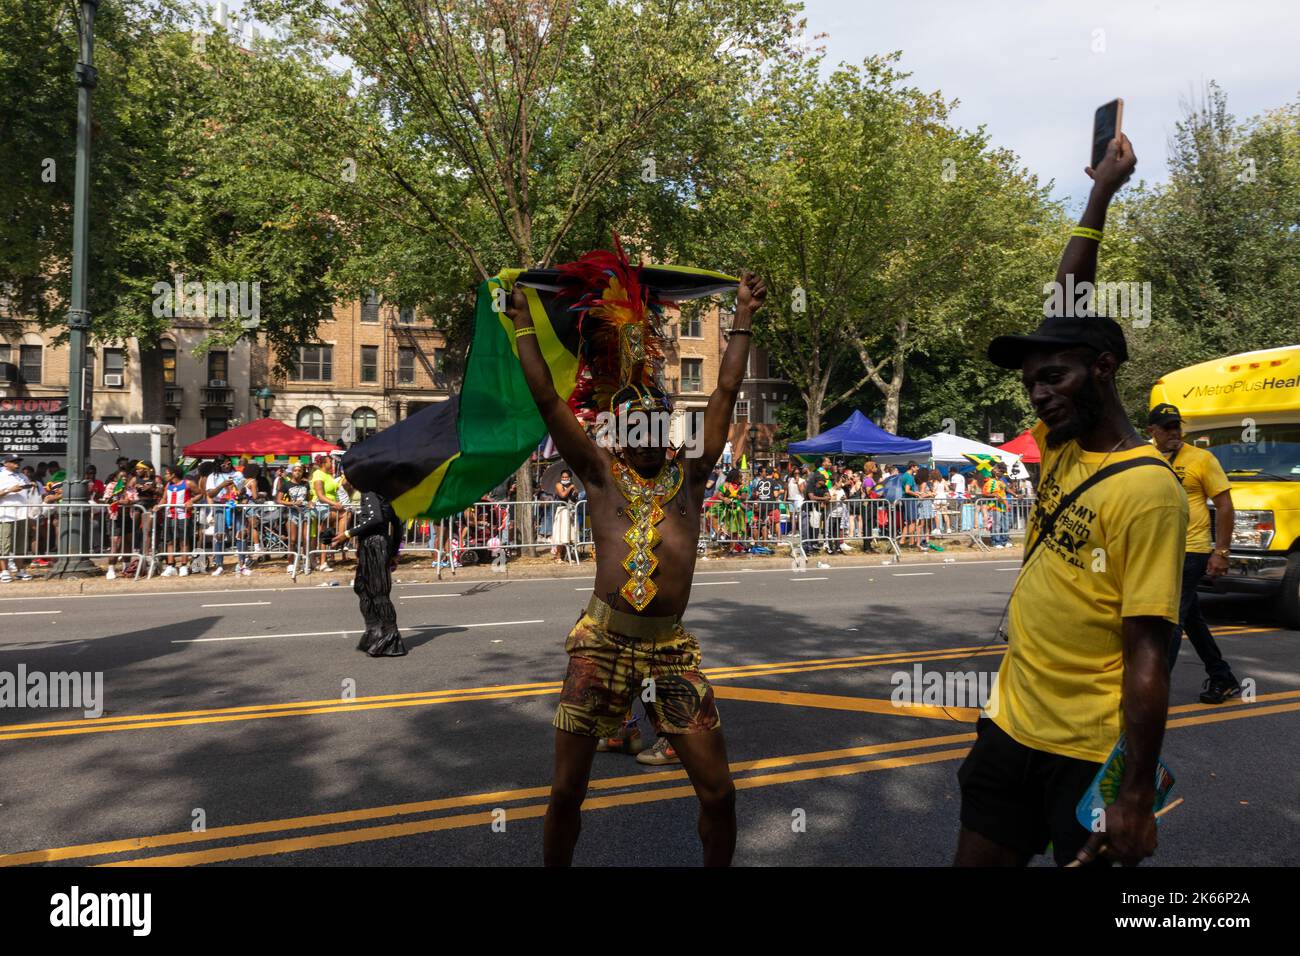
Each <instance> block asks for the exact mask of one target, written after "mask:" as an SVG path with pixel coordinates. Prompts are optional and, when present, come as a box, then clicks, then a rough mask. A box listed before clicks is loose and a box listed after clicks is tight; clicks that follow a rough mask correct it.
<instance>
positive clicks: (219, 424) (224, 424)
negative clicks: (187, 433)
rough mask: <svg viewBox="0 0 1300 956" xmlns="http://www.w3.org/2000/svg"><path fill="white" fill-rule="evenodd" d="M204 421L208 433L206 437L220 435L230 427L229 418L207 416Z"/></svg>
mask: <svg viewBox="0 0 1300 956" xmlns="http://www.w3.org/2000/svg"><path fill="white" fill-rule="evenodd" d="M205 421H206V422H207V430H208V434H207V436H206V437H208V438H211V437H212V436H213V435H220V434H221V433H222V432H224V431H225V430H226V429H228V428H229V427H230V419H229V418H207V419H205Z"/></svg>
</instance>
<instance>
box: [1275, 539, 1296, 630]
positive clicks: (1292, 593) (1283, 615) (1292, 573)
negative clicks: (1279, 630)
mask: <svg viewBox="0 0 1300 956" xmlns="http://www.w3.org/2000/svg"><path fill="white" fill-rule="evenodd" d="M1277 616H1278V618H1279V619H1280V620H1281V624H1282V626H1283V627H1285V628H1288V629H1290V630H1293V631H1300V551H1293V552H1292V553H1291V555H1290V556H1289V557H1288V558H1287V559H1286V574H1284V575H1283V576H1282V593H1281V594H1279V595H1278V597H1277Z"/></svg>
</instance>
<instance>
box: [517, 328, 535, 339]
mask: <svg viewBox="0 0 1300 956" xmlns="http://www.w3.org/2000/svg"><path fill="white" fill-rule="evenodd" d="M536 334H537V329H535V328H534V327H533V326H531V325H525V326H524V327H523V328H522V329H515V338H516V339H522V338H523V337H524V336H525V335H536Z"/></svg>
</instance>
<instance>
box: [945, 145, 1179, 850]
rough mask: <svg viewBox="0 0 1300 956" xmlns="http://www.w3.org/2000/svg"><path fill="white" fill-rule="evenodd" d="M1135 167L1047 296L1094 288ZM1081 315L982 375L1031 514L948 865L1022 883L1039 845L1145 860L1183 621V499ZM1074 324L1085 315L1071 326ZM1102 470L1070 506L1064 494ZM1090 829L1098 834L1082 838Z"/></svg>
mask: <svg viewBox="0 0 1300 956" xmlns="http://www.w3.org/2000/svg"><path fill="white" fill-rule="evenodd" d="M1135 165H1136V159H1135V158H1134V156H1133V151H1132V146H1131V145H1130V144H1129V142H1128V138H1127V137H1125V136H1123V135H1121V136H1119V137H1117V138H1116V139H1114V140H1112V141H1111V143H1110V145H1109V147H1108V149H1107V152H1106V157H1105V159H1104V160H1102V162H1100V163H1099V164H1098V166H1097V168H1096V169H1089V170H1088V173H1089V175H1090V176H1092V178H1093V180H1094V185H1093V189H1092V195H1091V196H1090V197H1089V199H1088V204H1087V207H1086V209H1085V210H1084V213H1083V219H1082V222H1081V224H1080V228H1079V229H1076V230H1075V231H1074V232H1073V234H1072V236H1071V238H1070V240H1069V242H1068V244H1067V245H1066V247H1065V252H1064V254H1063V255H1062V257H1061V264H1060V267H1059V268H1058V271H1057V274H1056V282H1055V284H1054V286H1049V287H1048V288H1049V289H1050V288H1053V287H1054V288H1055V289H1057V290H1058V291H1059V290H1060V289H1063V288H1067V287H1068V288H1070V289H1075V290H1078V289H1080V288H1084V289H1092V288H1093V283H1094V281H1095V279H1096V275H1097V247H1098V244H1099V240H1100V238H1101V235H1102V233H1101V229H1102V226H1103V225H1104V224H1105V215H1106V208H1107V206H1108V205H1109V203H1110V200H1111V198H1112V197H1113V195H1114V193H1115V191H1116V190H1118V189H1119V187H1120V186H1121V185H1123V183H1124V182H1126V181H1127V180H1128V177H1129V176H1130V175H1131V174H1132V172H1133V168H1134V166H1135ZM1088 303H1089V299H1088V298H1086V297H1085V298H1082V299H1081V301H1080V304H1081V305H1082V307H1083V308H1082V310H1080V309H1079V306H1078V305H1076V304H1075V302H1074V301H1073V299H1072V297H1071V301H1070V303H1069V305H1070V307H1069V308H1064V307H1063V306H1061V305H1060V303H1059V302H1058V303H1054V302H1053V300H1049V304H1048V309H1047V311H1048V314H1049V317H1048V318H1046V319H1044V320H1043V322H1042V323H1041V324H1040V325H1039V326H1038V328H1037V329H1036V330H1035V331H1034V332H1032V333H1030V334H1029V335H1003V336H999V337H998V338H995V339H994V340H993V341H992V342H991V343H990V345H989V351H988V355H989V359H990V361H992V362H993V364H995V365H998V366H1001V367H1002V368H1008V369H1016V370H1018V371H1019V372H1020V378H1021V381H1022V382H1023V383H1024V386H1025V391H1026V393H1027V396H1028V398H1029V401H1030V402H1031V404H1032V405H1033V407H1034V411H1035V412H1036V413H1037V414H1038V418H1039V422H1038V424H1037V425H1036V426H1035V428H1034V430H1033V435H1034V440H1035V441H1036V442H1037V443H1038V447H1039V448H1040V449H1042V454H1043V461H1042V475H1043V477H1042V479H1041V480H1040V482H1039V490H1038V505H1037V507H1036V509H1035V512H1034V514H1033V516H1032V517H1031V519H1030V522H1029V527H1028V529H1027V530H1026V538H1025V541H1026V544H1025V550H1026V558H1025V560H1024V563H1023V565H1022V567H1021V570H1020V574H1019V576H1018V578H1017V580H1016V582H1015V584H1014V586H1013V589H1012V593H1011V598H1010V601H1009V602H1008V610H1007V640H1008V644H1007V653H1006V656H1005V657H1004V658H1003V660H1002V665H1001V667H1000V669H999V671H998V679H997V682H996V684H995V686H994V689H993V693H992V694H991V696H990V699H989V701H988V703H987V705H986V707H985V711H986V713H987V714H988V715H989V716H988V717H984V718H981V719H980V721H979V722H978V725H977V739H976V741H975V745H974V746H973V747H972V748H971V752H970V754H969V755H968V756H967V758H966V760H965V762H964V763H963V764H962V767H961V770H960V771H959V772H958V780H959V782H960V784H961V833H960V836H959V837H958V842H957V853H956V858H955V860H954V862H955V863H956V864H957V865H959V866H1017V865H1019V866H1023V865H1025V864H1027V863H1028V862H1029V860H1030V859H1031V858H1032V857H1033V856H1034V855H1035V854H1038V853H1042V852H1043V850H1044V849H1045V848H1046V846H1047V844H1048V842H1049V841H1050V842H1051V844H1052V846H1053V850H1054V855H1055V858H1056V862H1057V863H1058V864H1061V865H1064V864H1066V863H1069V862H1072V861H1075V860H1077V861H1078V862H1079V863H1081V864H1098V865H1100V864H1106V863H1113V862H1120V863H1124V864H1136V863H1139V862H1141V861H1142V860H1143V859H1145V858H1146V857H1149V856H1150V855H1151V854H1152V853H1154V852H1155V849H1156V822H1155V815H1154V812H1153V810H1154V800H1155V777H1156V766H1157V762H1158V760H1159V756H1160V745H1161V742H1162V740H1163V738H1164V730H1165V720H1166V717H1167V716H1168V709H1169V669H1168V649H1169V629H1170V626H1171V625H1173V624H1175V623H1176V622H1177V620H1178V599H1179V590H1180V587H1181V584H1182V567H1183V547H1184V544H1185V535H1186V533H1187V496H1186V495H1185V494H1184V493H1183V490H1182V487H1181V486H1180V485H1179V483H1178V479H1177V478H1176V477H1175V476H1174V474H1173V472H1172V470H1170V468H1169V467H1168V465H1167V463H1166V462H1165V461H1164V460H1163V459H1162V458H1161V457H1160V454H1159V452H1157V451H1156V450H1155V449H1154V448H1152V447H1151V445H1150V444H1149V443H1147V442H1146V441H1144V440H1143V438H1142V436H1141V435H1139V434H1138V433H1137V431H1136V430H1135V429H1134V428H1133V426H1132V424H1131V423H1130V422H1129V419H1128V415H1127V413H1126V411H1125V409H1124V406H1123V403H1122V402H1121V401H1120V397H1119V392H1118V389H1117V388H1116V385H1115V375H1116V372H1117V370H1118V368H1119V366H1120V364H1121V363H1122V362H1124V361H1125V360H1126V359H1127V358H1128V346H1127V344H1126V343H1125V341H1124V332H1123V330H1122V329H1121V328H1120V326H1119V324H1118V323H1117V322H1115V321H1114V320H1113V319H1110V318H1104V317H1100V316H1094V315H1092V314H1091V309H1090V308H1089V304H1088ZM1078 311H1082V312H1083V314H1082V315H1079V314H1077V313H1078ZM1112 465H1118V466H1123V467H1124V469H1125V470H1120V471H1117V472H1112V473H1109V474H1108V475H1107V476H1106V477H1104V478H1102V479H1101V480H1099V481H1098V482H1096V483H1095V484H1093V485H1091V486H1090V487H1089V488H1087V489H1086V490H1084V491H1083V492H1082V493H1081V494H1080V495H1079V496H1078V497H1077V498H1075V499H1074V500H1073V502H1072V503H1066V506H1065V507H1064V508H1061V507H1060V506H1061V505H1062V503H1064V502H1065V499H1066V498H1067V496H1070V495H1071V493H1072V492H1073V491H1075V489H1078V488H1079V487H1080V485H1081V484H1082V483H1083V482H1084V481H1085V480H1087V479H1088V478H1090V477H1091V476H1093V475H1095V474H1097V473H1098V472H1100V471H1101V470H1102V469H1109V468H1110V467H1111V466H1112ZM1121 733H1123V734H1124V736H1125V740H1126V754H1127V757H1126V763H1125V771H1124V775H1123V777H1122V779H1121V781H1120V783H1119V786H1118V788H1117V792H1116V796H1115V800H1114V801H1113V802H1112V803H1111V804H1110V805H1109V806H1108V807H1107V808H1106V812H1105V816H1104V818H1103V819H1102V823H1103V824H1104V826H1102V827H1101V828H1100V829H1099V832H1092V830H1093V829H1094V828H1092V827H1085V826H1084V825H1083V824H1082V823H1080V822H1079V820H1078V819H1077V818H1076V807H1077V806H1078V804H1079V801H1080V798H1081V797H1083V795H1084V794H1085V793H1086V792H1087V790H1088V788H1089V785H1090V784H1091V782H1092V780H1093V778H1094V777H1095V776H1096V774H1097V771H1098V770H1099V769H1100V768H1101V765H1102V763H1103V762H1104V761H1105V760H1106V759H1107V757H1108V756H1109V754H1110V753H1111V752H1112V750H1113V748H1114V746H1115V744H1116V742H1117V740H1118V738H1119V736H1120V734H1121ZM1089 822H1090V824H1091V823H1093V822H1094V821H1089Z"/></svg>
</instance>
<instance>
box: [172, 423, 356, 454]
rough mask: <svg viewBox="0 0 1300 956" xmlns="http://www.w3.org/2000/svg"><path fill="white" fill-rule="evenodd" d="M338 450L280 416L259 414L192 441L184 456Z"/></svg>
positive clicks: (316, 452) (321, 452)
mask: <svg viewBox="0 0 1300 956" xmlns="http://www.w3.org/2000/svg"><path fill="white" fill-rule="evenodd" d="M338 450H339V447H338V446H337V445H331V444H330V443H329V442H327V441H324V440H323V439H320V438H317V437H316V436H315V435H312V434H310V433H309V432H304V431H299V430H298V429H296V428H290V427H289V426H288V425H286V424H285V423H284V422H282V421H279V420H278V419H275V418H259V419H257V420H256V421H251V422H249V423H248V424H246V425H240V426H239V427H238V428H231V429H229V430H227V431H224V432H222V433H221V434H220V435H213V436H212V437H211V438H205V439H203V441H199V442H195V443H194V444H193V445H186V446H185V457H186V458H219V457H221V456H222V455H230V456H231V457H234V456H237V455H253V456H258V455H274V456H277V457H283V456H291V455H313V454H326V453H328V452H333V451H338Z"/></svg>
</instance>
